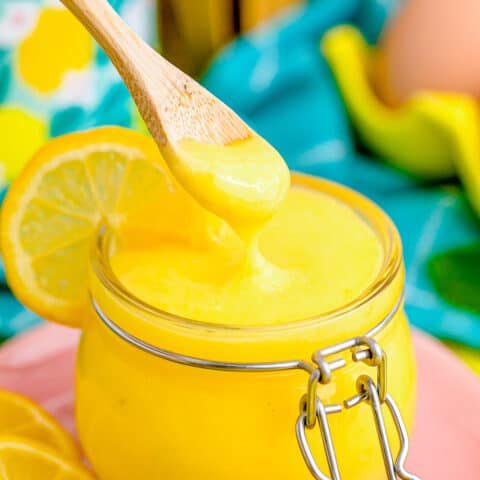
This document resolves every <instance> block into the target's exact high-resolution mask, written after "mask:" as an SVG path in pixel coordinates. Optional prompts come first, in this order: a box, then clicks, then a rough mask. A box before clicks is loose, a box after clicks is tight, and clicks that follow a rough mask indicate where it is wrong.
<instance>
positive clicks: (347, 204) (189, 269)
mask: <svg viewBox="0 0 480 480" xmlns="http://www.w3.org/2000/svg"><path fill="white" fill-rule="evenodd" d="M257 147H258V145H257V146H254V148H253V150H252V151H250V148H251V147H250V146H248V145H243V146H242V145H240V146H238V145H237V146H235V147H231V148H233V149H235V148H240V149H245V151H243V152H242V153H241V154H239V155H238V156H236V155H237V154H236V153H235V154H234V153H232V156H230V157H225V159H226V160H225V161H228V158H230V159H232V158H233V160H232V163H231V165H230V167H231V168H230V167H228V166H225V165H223V166H218V163H219V162H221V158H222V157H221V152H220V151H217V152H214V151H213V150H215V149H216V148H217V147H211V146H200V147H198V145H195V144H193V143H192V144H188V145H186V146H185V145H183V147H182V148H184V149H187V150H188V149H190V150H189V153H188V154H186V153H185V155H186V157H183V158H180V159H177V160H178V161H179V162H186V163H185V164H181V163H179V164H178V165H176V166H175V165H173V166H172V163H173V161H172V159H170V160H168V159H167V162H168V163H169V165H170V167H171V169H172V171H173V172H174V174H175V176H176V178H177V180H179V181H180V183H181V184H182V185H183V186H184V187H185V189H186V190H187V191H188V192H189V193H190V194H191V195H192V196H193V197H194V198H195V199H196V200H197V201H198V203H199V204H201V205H203V206H204V207H206V208H208V209H210V211H211V212H213V213H215V214H216V215H217V216H220V217H221V218H222V219H223V220H224V222H222V221H221V223H222V228H220V229H218V228H216V229H215V230H214V231H215V235H212V236H211V237H210V238H206V239H202V241H201V242H195V241H190V240H191V239H190V240H189V239H186V240H185V239H183V240H179V239H178V238H177V239H175V238H173V239H172V238H170V237H168V238H165V239H164V240H161V241H160V240H159V239H158V238H157V237H155V241H153V240H152V242H151V243H149V242H148V240H144V241H142V242H141V247H138V246H133V247H132V243H129V242H124V241H123V240H122V238H120V237H118V236H117V235H116V234H115V233H114V232H112V231H110V230H108V229H107V230H102V232H101V234H100V236H99V238H98V241H97V244H96V246H95V249H94V252H93V255H92V275H91V282H90V292H91V297H92V300H93V301H92V308H91V313H90V315H89V316H88V317H87V318H86V319H85V321H84V325H83V334H82V341H81V345H80V349H79V354H78V362H77V402H76V409H77V423H78V429H79V435H80V438H81V441H82V445H83V446H84V448H85V452H86V454H87V456H88V458H89V460H90V461H91V463H92V465H93V466H94V468H95V470H96V472H97V473H98V475H99V477H100V478H102V479H103V480H127V479H128V480H131V479H132V478H136V479H142V480H143V479H153V478H162V479H165V480H190V479H192V480H193V479H195V480H207V479H208V480H211V479H214V478H215V479H219V480H240V479H242V480H265V479H267V478H272V479H273V478H274V479H276V480H291V479H296V480H308V479H310V478H312V477H311V473H310V472H309V471H308V469H307V467H306V465H305V463H304V461H303V459H302V456H301V454H300V451H299V448H298V445H297V441H296V438H295V421H296V418H297V416H298V408H299V407H298V406H299V402H300V399H301V397H302V396H303V394H304V393H306V388H307V380H308V375H306V373H305V372H304V371H300V370H292V371H290V370H289V371H281V372H251V371H250V372H228V371H215V370H211V369H201V368H198V367H194V366H190V365H183V364H180V363H175V362H172V361H169V360H166V359H163V358H159V357H158V356H155V355H152V354H151V353H148V352H147V351H145V350H144V349H142V348H139V347H138V344H139V343H142V344H144V345H145V344H148V345H149V346H151V347H153V348H159V349H162V350H164V351H168V352H174V353H176V354H179V355H186V356H190V357H196V358H201V359H208V360H211V361H219V362H242V363H248V362H277V361H286V360H305V361H308V360H309V359H310V357H311V356H312V354H313V353H314V352H315V351H317V350H319V349H321V348H324V347H327V346H329V345H332V344H335V343H338V342H340V341H343V340H347V339H350V338H352V337H355V336H360V335H363V334H365V333H366V332H368V331H369V330H370V329H371V328H373V327H374V326H375V325H377V324H378V323H379V322H380V321H381V320H382V319H383V318H385V317H386V316H387V315H388V314H389V313H390V312H392V309H394V306H395V305H396V304H398V302H399V300H400V299H401V295H402V291H403V283H404V275H403V266H402V257H401V247H400V241H399V238H398V234H397V232H396V230H395V228H394V227H393V225H392V224H391V222H390V220H389V219H388V218H387V217H386V216H385V215H384V214H383V212H382V211H381V210H380V209H379V208H378V207H376V206H375V205H374V204H372V203H371V202H370V201H368V200H367V199H365V198H364V197H362V196H360V195H358V194H356V193H354V192H352V191H351V190H348V189H346V188H343V187H340V186H338V185H335V184H331V183H329V182H325V181H322V180H316V179H313V178H310V177H305V176H299V175H295V176H294V177H293V185H292V186H291V187H290V188H289V180H290V178H289V175H285V173H284V172H285V170H284V169H285V168H286V167H285V165H284V164H283V161H282V162H279V161H278V158H277V157H275V156H274V155H275V154H276V152H275V153H272V152H271V151H267V156H268V155H270V154H271V153H272V155H273V156H272V157H271V158H270V159H268V158H264V157H262V155H259V158H258V160H259V161H258V169H256V164H255V162H254V161H253V160H254V159H255V155H254V153H255V151H257V153H258V152H259V151H260V152H262V149H263V148H264V147H265V146H264V145H263V144H261V145H260V147H258V148H260V150H255V149H256V148H257ZM218 148H220V147H218ZM207 151H208V152H210V153H211V154H212V156H213V157H215V158H216V161H215V162H211V163H210V164H208V162H207V163H206V162H205V159H206V158H208V155H207V154H206V153H205V152H207ZM234 151H235V152H237V151H238V150H230V152H234ZM184 152H185V150H184ZM196 152H197V153H198V157H195V159H194V160H188V158H187V157H188V156H189V155H190V156H191V155H193V156H195V155H194V154H195V153H196ZM244 153H248V155H244ZM177 154H178V151H177ZM277 155H278V154H277ZM213 157H212V158H213ZM186 158H187V160H186ZM280 158H281V157H280ZM197 160H198V161H199V164H198V165H200V166H198V165H197V166H195V165H196V164H195V162H196V161H197ZM242 164H243V166H244V169H242V168H241V166H242ZM222 168H225V171H228V172H227V173H226V174H225V175H220V177H218V176H217V174H218V172H219V171H220V170H221V169H222ZM264 168H265V170H264ZM179 170H182V172H183V173H182V174H178V172H179ZM268 171H270V172H271V177H272V178H273V180H272V182H271V183H269V181H268V180H269V175H268ZM195 172H197V173H198V172H200V173H198V175H200V177H197V176H196V175H197V173H195ZM216 172H217V173H216ZM287 173H288V172H287ZM257 174H258V177H257ZM260 177H263V180H262V181H260V182H259V183H258V185H257V187H254V186H253V185H254V183H255V179H256V178H260ZM242 182H243V183H244V184H243V185H242ZM202 185H203V186H202ZM249 192H251V193H249ZM158 216H159V218H160V217H161V210H159V211H158ZM217 220H218V217H217ZM137 243H138V242H137ZM102 316H103V319H102ZM105 318H106V319H109V321H111V322H112V324H114V325H115V326H116V328H118V329H121V330H122V331H123V332H126V333H127V334H128V335H129V336H130V339H134V341H135V342H137V345H134V344H132V342H131V341H126V340H125V339H124V338H121V336H119V335H118V330H117V332H115V331H112V324H110V328H108V325H107V324H106V323H105ZM375 340H377V341H378V342H379V344H380V345H381V347H382V348H383V349H384V350H385V352H386V353H387V355H388V360H389V365H388V372H387V377H388V391H389V393H390V394H391V395H392V396H393V397H394V398H395V400H396V402H397V404H398V406H399V408H400V410H401V412H402V414H403V417H404V420H405V422H406V424H407V425H409V426H410V425H411V423H412V419H413V410H414V398H415V388H414V383H415V369H414V360H413V354H412V348H411V341H410V333H409V329H408V324H407V320H406V317H405V315H404V313H403V311H402V310H401V309H399V310H397V311H395V315H394V316H393V319H392V320H391V321H390V322H388V324H387V325H386V326H385V327H384V328H383V329H381V330H380V331H379V332H377V333H376V335H375ZM345 358H347V357H345ZM362 374H368V375H370V376H372V377H373V378H375V369H372V367H368V366H367V365H365V364H363V363H352V362H351V360H350V361H349V362H348V365H347V366H346V367H345V368H343V369H342V370H340V371H338V372H336V373H335V374H334V378H333V380H332V381H331V382H330V383H328V384H327V385H320V386H319V388H318V395H319V397H320V398H321V399H322V401H324V402H325V404H332V403H337V402H338V403H342V402H343V401H344V400H345V399H347V398H349V397H351V396H352V395H353V394H355V392H356V390H355V385H356V381H357V379H358V377H359V376H360V375H362ZM329 422H330V426H331V430H332V436H333V441H334V443H335V448H336V452H337V458H338V461H339V464H340V472H341V474H342V479H347V480H353V479H355V480H358V479H360V480H362V479H365V480H366V479H381V478H385V471H384V467H383V461H382V454H381V450H380V446H379V441H378V437H377V433H376V430H375V425H374V421H373V416H372V412H371V409H370V407H369V406H368V405H367V404H366V403H365V402H364V403H361V404H360V405H357V406H356V407H354V408H352V409H350V410H343V411H342V412H340V413H337V414H335V415H329ZM386 423H387V431H388V432H389V435H390V437H391V440H392V445H393V451H394V452H395V451H397V449H398V442H397V441H396V438H395V434H394V432H395V428H394V425H393V422H392V421H391V419H390V418H388V416H387V422H386ZM307 433H308V439H309V442H310V445H311V448H312V451H313V452H314V455H315V458H316V460H317V462H318V464H319V466H320V467H321V468H322V469H323V471H324V472H328V467H327V464H326V459H325V454H324V450H323V444H322V440H321V436H320V434H319V431H318V429H316V430H312V431H311V432H310V431H309V432H307Z"/></svg>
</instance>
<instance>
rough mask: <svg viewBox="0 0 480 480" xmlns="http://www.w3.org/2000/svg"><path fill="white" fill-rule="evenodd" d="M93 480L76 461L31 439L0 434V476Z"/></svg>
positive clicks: (9, 479) (8, 479)
mask: <svg viewBox="0 0 480 480" xmlns="http://www.w3.org/2000/svg"><path fill="white" fill-rule="evenodd" d="M30 479H32V480H33V479H35V480H53V479H55V480H93V476H92V475H91V474H90V473H89V472H88V471H87V470H86V469H85V468H84V467H83V466H82V465H81V464H80V463H78V462H72V461H70V460H67V459H64V458H63V457H62V456H61V455H59V454H58V453H57V452H55V450H51V449H49V448H48V447H45V446H43V445H42V444H41V443H37V442H35V441H31V440H25V439H20V438H17V437H12V436H5V437H4V436H2V437H0V480H30Z"/></svg>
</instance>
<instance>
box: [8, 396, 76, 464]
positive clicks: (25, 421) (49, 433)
mask: <svg viewBox="0 0 480 480" xmlns="http://www.w3.org/2000/svg"><path fill="white" fill-rule="evenodd" d="M4 434H13V435H15V436H17V437H19V438H24V439H27V440H34V441H37V442H39V443H42V444H43V445H45V446H47V447H50V448H51V449H52V450H54V451H56V452H58V453H60V454H61V455H62V456H64V457H65V458H71V459H72V460H78V459H79V458H80V452H79V451H78V449H77V446H76V445H75V442H74V441H73V439H72V438H71V437H70V435H69V434H68V433H67V432H66V431H65V430H64V429H63V428H62V427H61V426H60V424H58V423H57V421H56V420H55V419H54V418H52V417H51V416H50V415H49V414H48V413H47V412H45V411H44V410H43V409H42V408H41V407H40V406H38V405H37V404H35V403H34V402H32V401H31V400H29V399H27V398H25V397H23V396H22V395H18V394H15V393H11V392H7V391H5V390H0V435H4Z"/></svg>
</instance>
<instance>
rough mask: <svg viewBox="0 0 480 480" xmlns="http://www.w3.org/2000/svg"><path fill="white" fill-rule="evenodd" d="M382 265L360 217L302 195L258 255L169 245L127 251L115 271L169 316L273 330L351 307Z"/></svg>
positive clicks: (291, 200)
mask: <svg viewBox="0 0 480 480" xmlns="http://www.w3.org/2000/svg"><path fill="white" fill-rule="evenodd" d="M249 248H253V249H254V250H255V251H254V252H253V253H251V252H249V251H248V249H249ZM252 256H253V258H251V257H252ZM381 259H382V246H381V244H380V243H379V241H378V239H377V238H376V237H375V234H374V232H372V230H371V229H370V227H369V226H368V225H367V224H366V223H365V222H364V221H363V219H362V218H360V217H359V216H358V215H357V214H356V213H355V212H354V211H353V210H351V209H350V208H348V207H347V206H345V205H344V204H342V203H341V202H339V201H337V200H336V199H334V198H332V197H330V196H328V195H325V194H322V193H316V192H315V191H313V190H309V189H305V188H301V187H294V188H292V189H291V191H290V192H289V194H288V196H287V198H286V200H285V202H284V203H283V204H282V206H281V208H280V210H279V212H278V214H277V215H276V216H275V217H274V218H273V219H272V220H271V221H270V222H269V223H268V225H267V226H266V227H265V228H264V229H262V231H261V234H260V235H259V238H258V239H257V240H256V243H255V245H254V246H253V247H252V246H251V245H248V246H245V245H244V244H243V243H242V242H240V241H239V242H236V243H235V242H231V244H230V248H229V249H225V248H223V247H222V246H221V245H214V246H211V247H210V248H204V249H198V248H197V249H193V248H192V247H191V246H190V245H189V244H185V243H179V242H165V243H162V244H160V245H152V247H151V248H142V249H139V250H123V251H120V252H118V253H117V254H116V255H115V256H114V257H113V258H112V260H111V263H112V267H113V270H114V272H115V274H116V275H117V277H118V278H119V280H120V282H121V283H122V284H123V285H124V286H125V287H126V288H127V289H128V290H129V291H130V292H131V293H132V294H133V295H135V296H136V297H138V298H141V299H142V300H143V301H145V302H147V303H149V304H151V305H154V306H155V307H157V308H160V309H162V310H165V311H167V312H170V313H173V314H176V315H180V316H182V317H187V318H191V319H194V320H198V321H203V322H210V323H216V324H231V325H271V324H276V323H286V322H291V321H293V320H303V319H306V318H309V317H314V316H315V315H317V314H318V313H322V312H328V311H330V310H334V309H335V308H338V307H340V306H342V305H344V304H345V303H347V302H348V301H349V300H350V299H352V298H355V297H357V296H358V295H359V294H360V293H361V292H362V291H363V290H364V289H365V286H366V285H369V284H371V283H372V281H373V280H374V279H375V277H376V275H378V272H379V270H380V266H381ZM245 264H246V265H245ZM353 265H354V268H352V266H353Z"/></svg>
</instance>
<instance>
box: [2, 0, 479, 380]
mask: <svg viewBox="0 0 480 480" xmlns="http://www.w3.org/2000/svg"><path fill="white" fill-rule="evenodd" d="M110 3H111V4H112V6H113V7H114V8H115V9H116V10H117V11H118V12H119V13H120V15H122V17H123V18H124V19H125V20H126V21H127V22H128V23H129V24H130V25H131V26H132V28H134V30H135V31H137V32H138V33H139V34H140V35H141V36H142V37H143V38H145V39H146V40H147V41H148V42H150V43H151V45H153V46H155V47H156V48H159V49H160V50H161V51H162V53H163V54H164V55H165V56H166V57H167V58H168V59H169V60H170V61H172V62H173V63H175V64H176V65H178V66H179V67H180V68H182V69H183V70H185V71H187V72H188V73H190V74H191V75H194V76H196V77H197V78H198V79H199V80H200V81H201V82H202V83H203V84H204V85H205V86H206V87H207V88H209V89H210V90H211V91H212V92H213V93H214V94H216V95H217V96H219V97H220V98H221V99H222V100H224V101H225V102H226V103H227V104H229V105H230V106H232V108H234V109H235V110H236V111H237V112H238V113H239V114H240V115H241V116H242V117H243V118H245V120H246V121H247V122H249V124H250V125H251V126H252V127H253V128H254V129H256V130H257V131H258V132H259V133H260V134H261V135H263V136H265V137H266V138H267V139H268V140H269V141H270V142H271V143H272V144H273V145H275V147H276V148H277V149H278V150H279V151H280V152H281V153H282V154H283V155H284V157H285V159H286V160H287V162H288V164H289V166H290V167H291V168H292V169H294V170H299V171H303V172H306V173H310V174H314V175H320V176H322V177H326V178H329V179H332V180H335V181H338V182H341V183H343V184H346V185H348V186H351V187H353V188H355V189H356V190H359V191H360V192H362V193H364V194H366V195H367V196H369V197H370V198H372V199H373V200H374V201H376V202H377V203H379V204H380V205H381V206H382V207H383V208H384V209H385V210H386V211H387V212H388V213H389V214H390V215H391V217H392V218H393V220H394V221H395V223H396V225H397V226H398V228H399V230H400V233H401V235H402V239H403V244H404V257H405V262H406V267H407V277H406V285H407V289H406V309H407V313H408V315H409V318H410V321H411V322H412V324H413V325H415V326H416V327H418V328H420V329H423V330H425V331H427V332H429V333H430V334H432V335H434V336H436V337H437V338H439V339H441V340H442V341H444V342H445V343H446V344H447V345H448V346H449V347H450V348H451V349H453V350H454V351H455V352H456V354H457V355H459V356H460V357H461V358H462V359H463V360H464V361H465V362H466V363H467V364H468V365H469V366H470V367H471V368H473V369H474V370H476V371H477V372H478V373H480V355H478V354H477V350H479V351H480V281H479V272H480V223H479V220H478V219H479V214H480V193H479V192H480V134H479V131H480V129H479V128H478V127H479V125H480V124H479V123H478V101H477V97H478V95H479V94H480V74H479V73H480V70H479V67H478V64H473V62H472V59H473V58H478V52H479V51H480V33H478V28H477V25H476V24H475V19H477V20H478V18H480V2H478V0H461V1H460V0H443V1H442V2H435V1H434V0H430V1H429V0H409V1H407V0H405V1H401V0H310V1H306V0H158V1H155V0H110ZM477 63H478V62H477ZM106 124H117V125H122V126H128V127H131V128H135V129H140V130H144V131H145V128H144V126H143V124H142V121H141V119H140V117H139V115H138V113H137V111H136V109H135V107H134V105H133V103H132V101H131V99H130V96H129V93H128V91H127V90H126V88H125V87H124V86H123V84H122V83H121V81H120V80H119V77H118V75H117V74H116V72H115V70H114V68H113V67H112V66H111V64H110V62H109V61H108V59H107V57H106V56H105V54H104V53H103V52H102V51H101V50H100V49H99V48H98V47H97V46H96V44H95V43H94V41H93V40H92V39H91V37H90V36H89V35H88V34H87V32H86V31H85V30H84V29H83V27H81V26H80V25H79V23H78V22H77V21H76V20H75V19H74V18H73V16H72V15H71V14H70V13H69V12H67V11H66V10H65V9H64V8H63V7H62V5H61V4H60V3H59V2H58V1H57V0H22V1H19V0H1V1H0V184H1V187H2V192H3V193H4V192H5V191H6V190H7V189H8V184H9V183H10V182H11V181H12V179H13V178H15V176H16V175H17V174H18V172H19V170H20V169H21V168H22V166H23V165H24V164H25V162H26V161H28V159H29V158H30V157H31V155H32V154H33V153H34V152H35V151H36V150H37V149H38V147H39V146H41V145H42V144H43V143H44V142H46V141H47V139H48V138H50V137H55V136H57V135H60V134H63V133H66V132H71V131H76V130H82V129H85V128H90V127H93V126H97V125H106ZM0 282H1V283H0V337H1V338H2V339H3V340H5V339H7V338H9V337H11V336H13V335H16V334H17V333H19V332H22V331H24V330H26V329H29V328H30V327H32V326H33V325H36V324H38V323H39V322H41V319H38V318H37V317H35V316H34V315H33V314H32V313H30V312H28V311H27V310H25V309H24V308H23V307H22V305H20V304H19V303H18V302H17V301H16V300H15V299H14V298H13V296H12V295H11V293H10V292H9V290H8V287H7V286H6V284H5V279H4V278H3V277H0Z"/></svg>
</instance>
